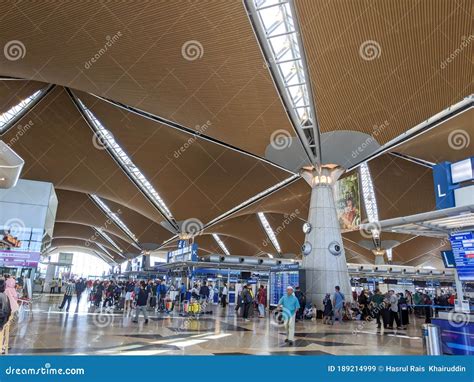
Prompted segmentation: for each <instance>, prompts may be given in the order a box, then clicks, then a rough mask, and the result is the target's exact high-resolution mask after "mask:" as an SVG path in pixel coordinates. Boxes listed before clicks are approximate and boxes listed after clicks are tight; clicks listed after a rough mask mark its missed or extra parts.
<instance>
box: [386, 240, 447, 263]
mask: <svg viewBox="0 0 474 382" xmlns="http://www.w3.org/2000/svg"><path fill="white" fill-rule="evenodd" d="M448 249H451V244H450V242H449V240H448V239H439V238H432V237H423V236H418V237H416V238H414V239H413V240H409V241H407V242H405V243H403V244H401V245H399V246H397V247H395V248H394V249H393V262H394V263H395V264H404V265H411V266H418V265H420V264H423V263H425V262H426V261H427V260H428V259H429V258H434V259H441V251H443V250H448Z"/></svg>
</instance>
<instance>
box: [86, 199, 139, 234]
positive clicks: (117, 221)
mask: <svg viewBox="0 0 474 382" xmlns="http://www.w3.org/2000/svg"><path fill="white" fill-rule="evenodd" d="M91 198H92V199H93V200H94V202H96V203H97V205H98V206H99V207H100V208H101V209H102V211H104V213H105V214H106V215H107V216H108V217H110V218H111V219H112V220H113V221H114V222H115V224H117V225H118V226H119V227H120V228H121V229H122V230H123V231H124V232H125V233H126V234H127V235H128V236H129V237H130V238H131V239H132V240H133V241H134V242H135V243H138V239H137V237H136V236H135V234H134V233H133V232H132V231H130V229H129V228H128V227H127V225H126V224H125V223H124V222H123V220H122V219H120V218H119V216H118V214H117V213H115V212H112V210H111V209H110V208H109V206H107V204H105V203H104V202H103V201H102V199H100V198H99V197H98V196H97V195H95V194H92V195H91Z"/></svg>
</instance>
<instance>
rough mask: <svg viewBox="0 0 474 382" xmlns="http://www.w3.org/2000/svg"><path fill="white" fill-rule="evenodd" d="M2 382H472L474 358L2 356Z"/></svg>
mask: <svg viewBox="0 0 474 382" xmlns="http://www.w3.org/2000/svg"><path fill="white" fill-rule="evenodd" d="M0 359H1V363H0V380H1V381H2V382H3V381H28V382H30V381H33V382H34V381H48V382H51V381H53V382H54V381H88V382H89V381H114V382H122V381H124V382H125V381H126V382H130V381H137V380H140V381H143V380H149V379H150V380H151V379H156V380H172V381H189V380H196V379H200V378H199V377H198V376H199V375H205V376H207V377H205V378H207V379H208V378H209V374H208V373H209V372H210V371H212V375H214V376H221V378H222V379H225V380H229V381H235V380H241V379H243V380H246V381H257V380H262V381H269V380H277V381H281V380H311V381H313V380H321V381H325V382H327V381H337V382H340V381H342V380H348V381H351V382H354V381H364V382H367V381H370V380H374V381H376V380H377V381H384V382H391V381H393V382H395V381H396V382H400V380H409V381H411V380H416V381H417V382H424V381H429V382H436V381H443V382H446V381H451V380H455V381H456V382H468V381H469V382H472V381H473V380H474V371H473V370H474V357H459V356H437V357H435V356H433V357H428V356H425V357H423V356H306V357H291V356H246V355H243V356H235V355H233V356H222V357H218V356H214V357H207V356H154V357H150V356H7V357H1V358H0Z"/></svg>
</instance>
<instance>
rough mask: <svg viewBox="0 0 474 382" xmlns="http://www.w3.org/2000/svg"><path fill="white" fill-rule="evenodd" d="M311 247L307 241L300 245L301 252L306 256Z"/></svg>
mask: <svg viewBox="0 0 474 382" xmlns="http://www.w3.org/2000/svg"><path fill="white" fill-rule="evenodd" d="M312 249H313V246H312V245H311V244H310V243H309V242H306V243H304V244H303V245H302V247H301V252H303V255H305V256H308V255H309V254H310V253H311V250H312Z"/></svg>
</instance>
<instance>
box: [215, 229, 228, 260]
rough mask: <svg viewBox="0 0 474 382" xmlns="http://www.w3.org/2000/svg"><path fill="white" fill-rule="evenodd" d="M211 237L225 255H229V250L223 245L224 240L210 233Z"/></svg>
mask: <svg viewBox="0 0 474 382" xmlns="http://www.w3.org/2000/svg"><path fill="white" fill-rule="evenodd" d="M212 237H213V238H214V240H215V241H216V242H217V244H219V247H221V249H222V250H223V251H224V253H225V254H226V255H227V256H230V252H229V250H228V249H227V247H226V246H225V244H224V242H223V241H222V240H221V238H220V237H219V236H218V235H217V234H215V233H213V234H212Z"/></svg>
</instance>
